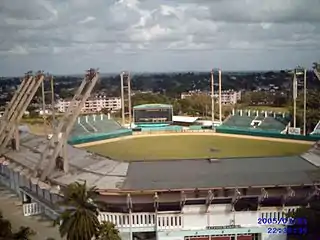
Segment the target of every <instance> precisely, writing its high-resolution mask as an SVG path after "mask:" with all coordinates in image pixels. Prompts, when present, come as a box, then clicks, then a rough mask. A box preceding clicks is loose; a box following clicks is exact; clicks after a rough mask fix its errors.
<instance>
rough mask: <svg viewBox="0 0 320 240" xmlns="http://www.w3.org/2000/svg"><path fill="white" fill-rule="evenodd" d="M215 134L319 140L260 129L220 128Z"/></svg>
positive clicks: (314, 136) (308, 136)
mask: <svg viewBox="0 0 320 240" xmlns="http://www.w3.org/2000/svg"><path fill="white" fill-rule="evenodd" d="M216 132H217V133H226V134H237V135H249V136H256V137H269V138H282V139H292V140H303V141H311V142H316V141H318V140H320V136H317V135H307V136H304V135H292V134H281V133H279V131H270V130H269V131H264V130H260V129H252V130H251V129H240V128H231V127H225V126H220V127H217V128H216Z"/></svg>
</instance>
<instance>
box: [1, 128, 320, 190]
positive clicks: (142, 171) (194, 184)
mask: <svg viewBox="0 0 320 240" xmlns="http://www.w3.org/2000/svg"><path fill="white" fill-rule="evenodd" d="M47 141H48V139H47V138H46V137H40V136H36V135H33V134H30V133H26V132H25V133H22V134H21V145H20V150H19V151H13V150H9V149H8V151H7V152H6V153H5V154H4V156H5V158H6V159H8V160H9V161H10V166H11V168H19V171H24V172H25V175H29V176H30V177H31V173H32V171H33V170H34V169H35V167H36V165H37V164H38V162H39V161H40V157H41V153H42V151H43V149H44V148H45V145H46V142H47ZM67 148H68V157H69V162H70V172H69V173H68V174H64V173H63V172H61V171H57V170H56V171H55V172H53V173H52V174H51V175H50V176H49V181H50V182H51V184H53V185H54V184H56V185H67V184H69V183H72V182H75V181H79V180H86V181H87V183H88V184H89V185H92V186H96V187H97V188H98V189H101V190H110V191H136V190H137V191H138V190H158V191H166V190H169V189H170V190H183V189H209V188H241V187H272V186H301V185H314V184H319V182H320V168H319V167H320V144H319V143H317V144H315V145H314V147H313V148H312V149H310V150H309V151H308V152H307V153H304V154H302V155H300V156H289V157H250V158H225V159H212V160H201V159H193V160H180V161H177V160H153V161H138V162H131V163H128V162H120V161H116V160H112V159H109V158H107V157H103V156H99V155H97V154H94V153H90V152H88V151H86V150H84V149H78V148H75V147H73V146H71V145H68V147H67ZM45 167H46V166H41V168H42V169H43V168H45Z"/></svg>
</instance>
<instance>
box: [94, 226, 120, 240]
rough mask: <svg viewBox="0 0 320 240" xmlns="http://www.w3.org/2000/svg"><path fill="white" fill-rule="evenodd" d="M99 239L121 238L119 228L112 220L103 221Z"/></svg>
mask: <svg viewBox="0 0 320 240" xmlns="http://www.w3.org/2000/svg"><path fill="white" fill-rule="evenodd" d="M99 240H121V238H120V236H119V230H118V229H117V228H116V226H115V224H113V223H112V222H102V223H101V225H100V229H99Z"/></svg>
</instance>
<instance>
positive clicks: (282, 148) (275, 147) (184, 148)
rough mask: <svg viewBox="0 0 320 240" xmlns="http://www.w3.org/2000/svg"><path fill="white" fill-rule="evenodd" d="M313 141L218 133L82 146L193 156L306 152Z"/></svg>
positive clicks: (127, 153) (123, 153)
mask: <svg viewBox="0 0 320 240" xmlns="http://www.w3.org/2000/svg"><path fill="white" fill-rule="evenodd" d="M311 144H312V143H306V142H293V141H286V140H283V141H280V140H272V139H271V140H270V139H268V140H265V139H257V138H256V139H252V138H245V137H230V136H217V135H185V134H183V135H157V136H154V135H150V136H139V137H133V138H124V139H120V140H116V141H110V142H106V143H101V144H97V145H94V146H86V147H84V146H83V147H84V148H86V149H88V150H90V151H92V152H96V153H98V154H101V155H104V156H108V157H110V158H113V159H119V160H126V161H134V160H152V159H193V158H227V157H256V156H290V155H297V154H300V153H303V152H305V151H307V150H308V149H309V148H310V147H311Z"/></svg>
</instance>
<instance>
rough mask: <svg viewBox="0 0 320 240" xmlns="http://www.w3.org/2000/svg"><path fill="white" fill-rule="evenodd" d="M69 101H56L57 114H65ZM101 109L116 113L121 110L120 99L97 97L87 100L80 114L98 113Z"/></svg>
mask: <svg viewBox="0 0 320 240" xmlns="http://www.w3.org/2000/svg"><path fill="white" fill-rule="evenodd" d="M70 102H71V100H64V99H61V100H59V101H58V103H57V105H56V108H57V109H58V111H59V112H66V111H67V109H68V107H69V105H70ZM102 109H107V110H109V111H117V110H120V109H121V98H120V97H106V96H99V97H94V98H91V99H88V100H87V101H86V103H85V105H84V107H83V108H82V110H81V111H82V113H92V112H100V111H101V110H102Z"/></svg>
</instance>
